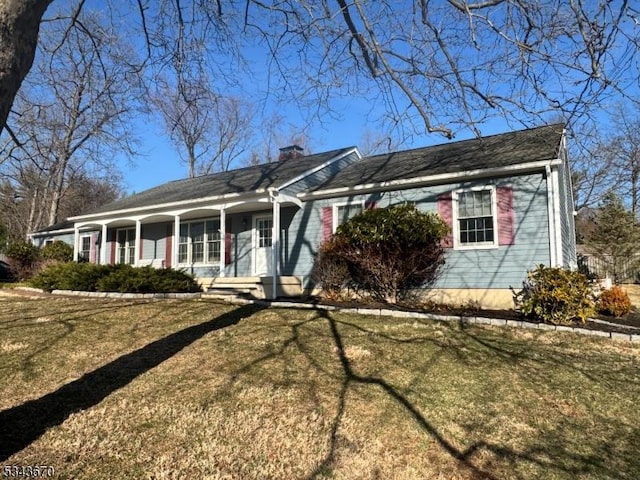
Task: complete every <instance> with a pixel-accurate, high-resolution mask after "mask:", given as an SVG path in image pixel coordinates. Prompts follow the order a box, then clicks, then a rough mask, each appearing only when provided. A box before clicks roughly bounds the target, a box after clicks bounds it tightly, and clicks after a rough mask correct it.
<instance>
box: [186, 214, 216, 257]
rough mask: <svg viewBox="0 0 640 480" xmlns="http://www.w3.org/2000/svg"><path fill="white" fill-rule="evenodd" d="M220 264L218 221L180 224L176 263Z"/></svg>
mask: <svg viewBox="0 0 640 480" xmlns="http://www.w3.org/2000/svg"><path fill="white" fill-rule="evenodd" d="M218 262H220V221H219V220H201V221H198V222H186V223H181V224H180V239H179V242H178V263H218Z"/></svg>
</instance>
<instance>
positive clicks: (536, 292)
mask: <svg viewBox="0 0 640 480" xmlns="http://www.w3.org/2000/svg"><path fill="white" fill-rule="evenodd" d="M514 300H515V302H516V306H517V307H518V308H519V309H520V312H522V313H523V314H524V315H526V316H527V317H530V318H535V319H538V320H542V321H543V322H545V323H552V324H569V323H571V322H573V321H574V320H580V321H581V322H582V323H584V322H586V320H587V317H589V316H590V315H593V314H594V313H595V295H594V292H593V286H592V284H591V282H590V281H589V279H588V278H587V277H586V276H585V275H583V274H582V273H579V272H576V271H572V270H566V269H564V268H559V267H546V266H544V265H539V266H538V267H537V268H536V269H535V270H533V271H530V272H528V274H527V280H526V281H525V282H524V283H523V288H522V290H521V291H520V292H518V293H515V295H514Z"/></svg>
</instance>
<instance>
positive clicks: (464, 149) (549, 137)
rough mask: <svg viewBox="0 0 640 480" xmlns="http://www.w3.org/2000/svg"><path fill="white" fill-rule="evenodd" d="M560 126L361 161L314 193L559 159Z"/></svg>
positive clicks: (447, 144)
mask: <svg viewBox="0 0 640 480" xmlns="http://www.w3.org/2000/svg"><path fill="white" fill-rule="evenodd" d="M563 128H564V127H563V125H558V124H556V125H549V126H544V127H538V128H531V129H528V130H521V131H517V132H510V133H503V134H499V135H492V136H488V137H482V138H474V139H471V140H463V141H458V142H452V143H445V144H442V145H436V146H432V147H424V148H417V149H413V150H405V151H401V152H393V153H386V154H383V155H375V156H371V157H367V158H364V159H363V160H362V161H360V162H356V163H353V164H351V165H349V166H348V167H346V168H345V169H343V170H342V171H341V172H340V175H338V176H336V177H333V178H331V179H329V180H328V181H326V182H325V183H323V184H321V185H318V186H317V187H315V188H313V189H312V190H313V191H318V190H326V189H333V188H341V187H354V186H356V185H364V184H372V183H373V184H378V183H382V182H389V181H393V180H404V179H411V178H418V177H424V176H428V175H438V174H446V173H458V172H464V171H469V170H476V169H484V168H487V169H489V168H497V167H505V166H509V165H517V164H522V163H528V162H534V161H539V160H551V159H555V158H558V152H559V148H560V142H561V139H562V132H563Z"/></svg>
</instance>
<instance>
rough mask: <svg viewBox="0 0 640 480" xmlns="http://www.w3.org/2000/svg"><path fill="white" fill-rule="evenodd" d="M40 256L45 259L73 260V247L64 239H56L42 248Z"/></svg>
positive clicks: (57, 260)
mask: <svg viewBox="0 0 640 480" xmlns="http://www.w3.org/2000/svg"><path fill="white" fill-rule="evenodd" d="M40 257H42V258H43V259H44V260H52V261H56V262H70V261H72V260H73V247H72V246H71V245H69V244H68V243H65V242H63V241H62V240H56V241H55V242H52V243H50V244H48V245H45V246H44V247H43V248H42V250H41V251H40Z"/></svg>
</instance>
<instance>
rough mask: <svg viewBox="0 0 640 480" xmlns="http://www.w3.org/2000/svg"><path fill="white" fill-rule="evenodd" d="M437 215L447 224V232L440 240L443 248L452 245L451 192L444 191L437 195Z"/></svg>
mask: <svg viewBox="0 0 640 480" xmlns="http://www.w3.org/2000/svg"><path fill="white" fill-rule="evenodd" d="M438 215H440V218H442V220H444V222H445V223H446V224H447V225H448V226H449V233H448V234H447V236H446V237H445V238H444V240H442V246H443V247H444V248H452V247H453V234H452V233H451V232H452V231H453V199H452V197H451V192H445V193H442V194H440V195H439V196H438Z"/></svg>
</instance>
